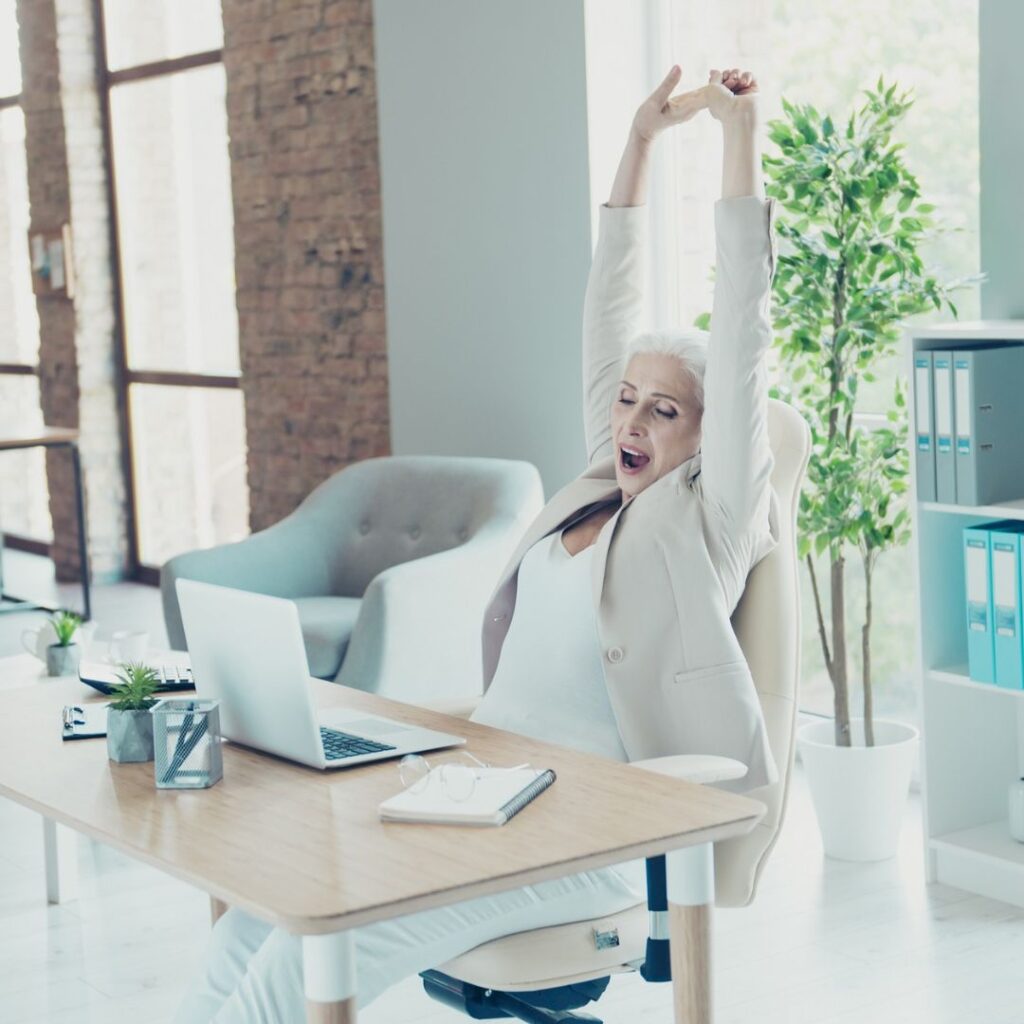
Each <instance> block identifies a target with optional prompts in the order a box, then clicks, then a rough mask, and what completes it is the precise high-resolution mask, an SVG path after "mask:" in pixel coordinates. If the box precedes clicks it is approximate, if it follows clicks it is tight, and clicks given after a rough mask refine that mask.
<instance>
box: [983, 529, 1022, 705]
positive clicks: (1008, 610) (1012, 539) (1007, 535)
mask: <svg viewBox="0 0 1024 1024" xmlns="http://www.w3.org/2000/svg"><path fill="white" fill-rule="evenodd" d="M1022 531H1024V524H1022V523H1020V522H1013V521H1010V522H1005V523H997V524H993V526H992V528H991V531H990V537H989V547H990V554H989V559H990V562H991V567H992V568H991V580H992V634H993V644H994V651H995V670H996V686H1001V687H1003V688H1004V689H1007V690H1020V689H1024V647H1022V646H1021V573H1020V567H1021V563H1020V552H1021V543H1020V542H1021V533H1022Z"/></svg>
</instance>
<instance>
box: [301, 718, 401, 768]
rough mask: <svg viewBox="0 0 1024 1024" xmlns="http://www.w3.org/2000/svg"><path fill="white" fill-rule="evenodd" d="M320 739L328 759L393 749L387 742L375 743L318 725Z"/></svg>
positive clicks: (332, 759)
mask: <svg viewBox="0 0 1024 1024" xmlns="http://www.w3.org/2000/svg"><path fill="white" fill-rule="evenodd" d="M320 739H321V740H322V741H323V744H324V754H325V755H326V757H327V760H328V761H340V760H341V759H342V758H343V757H358V756H359V755H360V754H376V753H377V751H378V750H395V749H397V748H395V747H393V746H391V745H389V744H387V743H377V742H376V741H375V740H368V739H366V738H365V737H363V736H353V735H351V733H347V732H339V731H338V730H337V729H325V728H324V727H323V726H321V727H320Z"/></svg>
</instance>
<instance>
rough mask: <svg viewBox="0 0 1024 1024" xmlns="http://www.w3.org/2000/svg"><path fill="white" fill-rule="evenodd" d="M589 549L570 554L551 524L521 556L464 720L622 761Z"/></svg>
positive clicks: (592, 547)
mask: <svg viewBox="0 0 1024 1024" xmlns="http://www.w3.org/2000/svg"><path fill="white" fill-rule="evenodd" d="M593 552H594V546H593V545H590V546H589V547H587V548H584V550H583V551H581V552H579V554H577V555H570V554H569V552H568V551H567V550H566V549H565V545H564V543H563V542H562V535H561V531H559V530H555V531H554V532H553V533H551V534H548V536H546V537H543V538H541V539H540V540H539V541H538V542H537V543H536V544H534V545H533V547H532V548H530V550H529V551H528V552H527V553H526V555H525V556H524V557H523V560H522V563H521V564H520V566H519V584H518V595H517V598H516V608H515V613H514V615H513V617H512V622H511V624H510V626H509V631H508V636H507V637H506V638H505V644H504V646H503V647H502V649H501V658H500V660H499V662H498V666H497V670H496V671H495V674H494V679H493V680H492V681H491V685H490V686H489V687H488V689H487V693H486V694H484V697H483V700H482V701H481V702H480V704H479V706H478V707H477V709H476V711H475V712H474V713H473V716H472V720H473V721H474V722H482V723H483V724H484V725H492V726H495V727H496V728H498V729H507V730H508V731H509V732H517V733H520V734H521V735H524V736H529V737H531V738H532V739H537V740H543V741H545V742H548V743H557V744H560V745H561V746H565V747H572V748H573V749H574V750H582V751H584V752H586V753H589V754H598V755H600V756H602V757H609V758H612V759H613V760H615V761H628V760H629V758H628V757H627V755H626V751H625V749H624V748H623V745H622V740H621V738H620V737H619V730H618V726H617V725H616V723H615V717H614V715H613V714H612V708H611V704H610V703H609V701H608V688H607V686H606V684H605V679H604V669H603V667H602V662H601V649H600V643H599V640H598V635H597V618H596V615H595V611H594V597H593V593H592V591H591V584H590V572H591V562H592V560H593Z"/></svg>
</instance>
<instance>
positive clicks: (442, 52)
mask: <svg viewBox="0 0 1024 1024" xmlns="http://www.w3.org/2000/svg"><path fill="white" fill-rule="evenodd" d="M374 18H375V26H374V33H375V46H376V67H377V88H378V104H379V115H380V117H379V122H380V155H381V203H382V211H383V226H384V266H385V275H384V278H385V291H386V296H387V335H388V372H389V381H390V401H391V438H392V449H393V451H394V452H395V453H396V454H420V453H424V454H435V453H440V454H454V455H490V456H499V457H503V458H520V459H527V460H529V461H530V462H533V463H534V464H536V465H537V466H538V468H539V469H540V471H541V475H542V477H543V480H544V485H545V490H546V492H547V494H548V495H550V494H551V493H552V492H553V491H554V490H555V489H557V488H558V487H560V486H562V485H563V484H565V483H566V482H568V481H569V480H570V479H571V478H572V477H573V476H575V475H576V474H578V473H579V472H580V471H581V470H582V469H583V468H584V461H585V451H584V443H583V428H582V423H581V415H582V412H581V386H580V354H579V351H580V319H581V310H582V304H583V293H584V289H585V286H586V276H587V271H588V269H589V265H590V254H591V217H590V202H591V201H590V189H589V168H588V148H587V97H586V68H585V60H584V56H585V45H584V23H583V2H582V0H558V2H557V3H552V2H550V0H518V2H516V3H514V4H513V3H480V2H479V0H430V2H429V3H424V2H422V0H376V2H375V4H374Z"/></svg>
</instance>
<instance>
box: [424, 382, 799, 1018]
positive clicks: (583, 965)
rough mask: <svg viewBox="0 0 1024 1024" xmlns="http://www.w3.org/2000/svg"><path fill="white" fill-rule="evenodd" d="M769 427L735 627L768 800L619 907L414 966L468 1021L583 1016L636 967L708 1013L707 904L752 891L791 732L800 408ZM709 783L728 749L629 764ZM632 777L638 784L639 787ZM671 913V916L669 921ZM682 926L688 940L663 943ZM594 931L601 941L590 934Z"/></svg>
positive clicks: (726, 766)
mask: <svg viewBox="0 0 1024 1024" xmlns="http://www.w3.org/2000/svg"><path fill="white" fill-rule="evenodd" d="M768 427H769V436H770V442H771V447H772V452H773V454H774V457H775V466H774V470H773V473H772V485H773V487H774V489H775V492H776V495H777V497H778V499H779V513H780V523H779V530H780V543H779V544H778V546H777V547H776V548H775V550H774V551H773V552H772V553H771V554H770V555H768V556H767V557H766V558H765V559H763V560H762V561H761V562H760V563H759V564H758V565H757V566H756V567H755V569H754V570H753V572H752V573H751V574H750V578H749V579H748V581H747V586H746V589H745V591H744V594H743V598H742V600H741V601H740V604H739V606H738V607H737V609H736V611H735V613H734V615H733V626H734V628H735V630H736V634H737V637H738V638H739V641H740V644H741V646H742V648H743V652H744V655H745V656H746V658H747V661H748V663H749V665H750V668H751V671H752V673H753V676H754V682H755V685H756V687H757V690H758V694H759V697H760V700H761V706H762V708H763V711H764V715H765V720H766V722H767V728H768V736H769V742H770V743H771V748H772V753H773V754H774V756H775V761H776V764H777V765H778V769H779V778H778V780H777V781H776V782H775V783H774V784H773V785H771V786H765V787H762V788H759V789H756V790H754V791H752V792H750V793H747V794H745V795H747V796H750V797H752V798H753V799H755V800H759V801H760V802H762V803H763V804H764V805H765V814H764V816H763V817H762V818H761V820H760V822H759V823H758V824H757V825H756V826H755V828H754V830H753V831H752V832H750V833H748V834H747V835H745V836H742V837H740V838H737V839H731V840H727V841H725V842H722V843H719V844H717V845H716V846H715V848H714V850H713V851H712V849H711V846H710V844H705V845H703V846H696V847H690V848H687V849H684V850H681V851H678V852H675V853H672V854H669V855H667V857H653V858H650V859H649V860H648V862H647V897H648V902H647V906H646V907H645V906H644V905H643V904H639V905H637V906H635V907H632V908H630V909H629V910H626V911H623V912H622V913H619V914H615V915H613V916H611V917H609V918H602V919H599V920H589V921H579V922H574V923H571V924H565V925H558V926H556V927H552V928H541V929H537V930H535V931H532V932H523V933H520V934H516V935H509V936H506V937H504V938H501V939H496V940H495V941H493V942H488V943H485V944H484V945H481V946H478V947H477V948H476V949H473V950H470V951H469V952H468V953H465V954H463V955H462V956H459V957H457V958H455V959H454V960H451V961H449V962H448V963H446V964H443V965H441V966H440V967H439V968H438V969H437V970H432V971H426V972H424V974H423V975H422V977H423V983H424V988H425V989H426V991H427V992H428V994H430V995H431V996H432V997H433V998H435V999H437V1000H439V1001H440V1002H443V1003H445V1004H446V1005H449V1006H452V1007H455V1008H457V1009H459V1010H461V1011H462V1012H464V1013H466V1014H467V1015H468V1016H470V1017H473V1018H476V1019H485V1018H493V1017H515V1018H518V1019H519V1020H522V1021H526V1022H528V1024H556V1022H570V1021H588V1022H591V1024H600V1021H598V1020H597V1018H595V1017H592V1016H587V1015H581V1014H574V1013H572V1010H574V1009H577V1008H579V1007H582V1006H585V1005H586V1004H587V1003H590V1002H592V1001H594V1000H596V999H598V998H599V997H600V995H601V993H602V992H603V991H604V989H605V988H606V987H607V985H608V982H609V980H610V975H611V974H615V973H622V972H626V971H639V973H640V974H641V976H642V977H643V978H644V979H645V980H646V981H652V982H656V981H669V980H671V978H672V975H673V973H674V974H675V975H676V977H677V978H686V984H685V985H681V986H676V988H675V1009H676V1020H677V1021H685V1022H686V1024H709V1022H710V1021H711V984H710V963H709V961H708V960H707V959H706V958H702V954H703V953H706V951H707V950H708V948H709V939H710V910H711V905H712V904H713V903H717V904H718V905H719V906H727V907H739V906H745V905H747V904H748V903H750V901H751V900H752V899H753V897H754V893H755V891H756V888H757V882H758V879H759V877H760V874H761V871H762V869H763V867H764V864H765V862H766V860H767V857H768V854H769V853H770V852H771V849H772V847H773V846H774V844H775V841H776V839H777V837H778V834H779V830H780V827H781V824H782V819H783V815H784V813H785V807H786V797H787V793H788V790H789V780H790V775H791V771H792V766H793V754H794V743H793V732H794V726H795V718H796V700H797V690H798V684H799V660H798V659H799V648H800V608H799V590H798V585H797V559H796V544H795V537H794V533H795V527H796V510H797V502H798V500H799V494H800V486H801V481H802V479H803V474H804V470H805V468H806V465H807V459H808V455H809V451H810V433H809V431H808V428H807V425H806V423H805V422H804V420H803V418H802V417H801V416H800V415H799V413H797V412H796V410H794V409H793V408H791V407H790V406H788V405H785V404H784V403H782V402H778V401H774V400H773V401H770V402H769V410H768ZM473 704H474V702H472V701H469V700H465V699H462V700H447V701H441V702H437V703H436V704H435V703H434V702H431V706H432V707H435V708H436V709H437V710H441V711H446V712H448V713H450V714H459V713H461V714H463V715H466V716H468V715H469V714H471V713H472V706H473ZM633 766H634V767H635V768H636V769H637V771H638V773H639V772H642V771H655V772H661V773H664V774H668V775H673V776H676V777H678V778H681V779H686V780H688V781H691V782H695V783H701V784H704V785H714V784H716V783H720V782H726V781H731V780H734V779H738V778H742V777H743V775H745V774H746V770H747V769H746V766H745V765H743V764H740V763H739V762H737V761H733V760H730V759H729V758H722V757H710V756H698V755H692V756H688V755H682V756H676V757H661V758H654V759H652V760H649V761H637V762H634V763H633ZM642 785H643V782H642V777H641V776H639V775H638V779H637V787H638V790H639V789H640V788H641V787H642ZM670 921H671V925H670ZM670 931H671V932H672V934H673V936H683V935H685V936H686V938H687V939H693V940H694V941H692V942H690V941H688V942H684V943H676V942H673V943H671V944H670V943H669V932H670ZM599 940H600V941H599Z"/></svg>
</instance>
